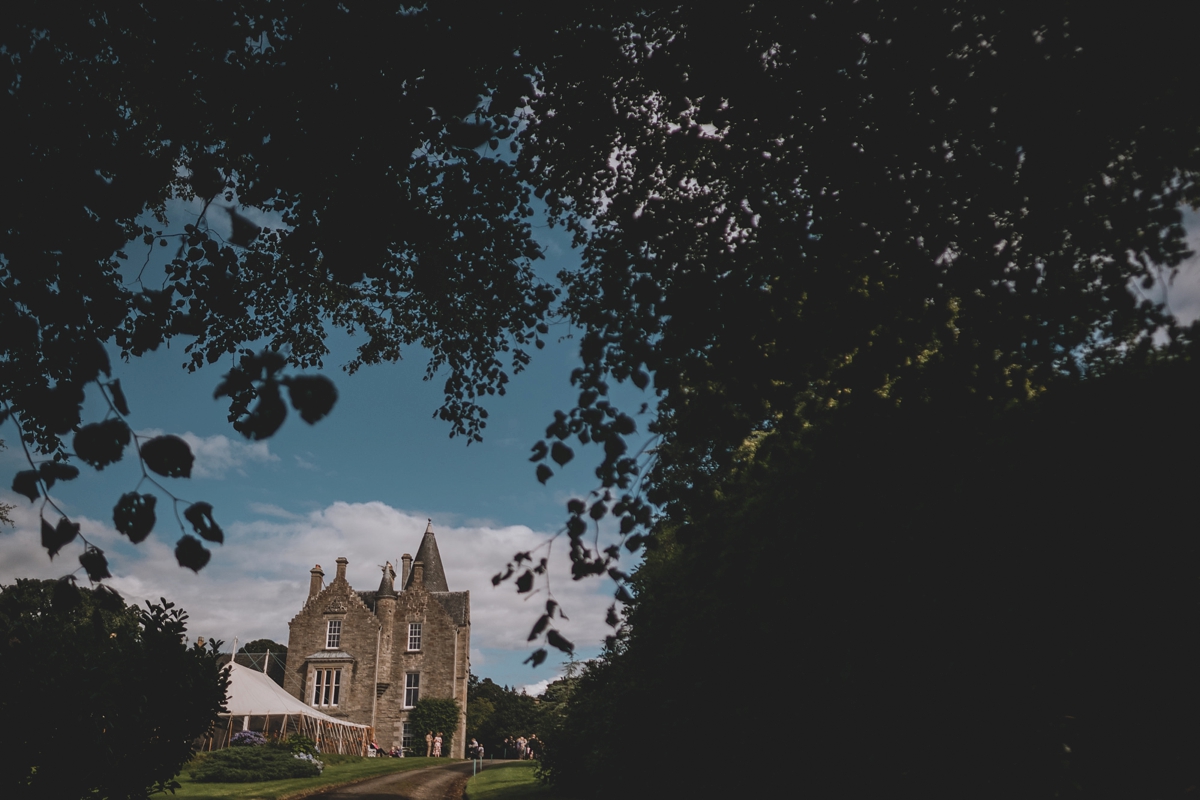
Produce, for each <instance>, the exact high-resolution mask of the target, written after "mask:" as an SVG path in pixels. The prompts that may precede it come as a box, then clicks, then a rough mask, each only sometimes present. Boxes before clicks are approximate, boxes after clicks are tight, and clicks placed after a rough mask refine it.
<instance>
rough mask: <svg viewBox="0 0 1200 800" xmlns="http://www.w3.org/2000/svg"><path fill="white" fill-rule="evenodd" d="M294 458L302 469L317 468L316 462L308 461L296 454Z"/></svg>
mask: <svg viewBox="0 0 1200 800" xmlns="http://www.w3.org/2000/svg"><path fill="white" fill-rule="evenodd" d="M309 455H310V456H311V455H312V453H309ZM292 458H294V459H296V466H297V467H300V469H316V468H317V465H316V464H314V463H313V462H311V461H307V460H305V459H303V458H301V457H300V456H296V455H294V456H292Z"/></svg>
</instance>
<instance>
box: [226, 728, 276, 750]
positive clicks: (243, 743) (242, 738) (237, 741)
mask: <svg viewBox="0 0 1200 800" xmlns="http://www.w3.org/2000/svg"><path fill="white" fill-rule="evenodd" d="M266 743H267V740H266V737H264V736H263V735H262V734H261V733H259V732H257V731H242V732H241V733H235V734H234V735H233V738H232V739H230V740H229V746H230V747H258V746H260V745H264V744H266Z"/></svg>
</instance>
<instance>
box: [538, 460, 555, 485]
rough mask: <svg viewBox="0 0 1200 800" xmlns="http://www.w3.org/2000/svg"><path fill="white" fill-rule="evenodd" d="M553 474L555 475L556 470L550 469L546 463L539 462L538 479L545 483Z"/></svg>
mask: <svg viewBox="0 0 1200 800" xmlns="http://www.w3.org/2000/svg"><path fill="white" fill-rule="evenodd" d="M553 475H554V470H552V469H550V468H549V467H547V466H546V465H545V464H538V467H537V479H538V481H540V482H541V483H545V482H546V481H548V480H550V478H551V476H553Z"/></svg>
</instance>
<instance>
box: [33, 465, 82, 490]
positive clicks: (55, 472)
mask: <svg viewBox="0 0 1200 800" xmlns="http://www.w3.org/2000/svg"><path fill="white" fill-rule="evenodd" d="M38 473H39V474H40V475H41V476H42V482H43V483H45V484H46V488H47V489H49V488H50V487H51V486H53V485H54V481H55V480H60V481H69V480H72V479H74V478H78V477H79V468H78V467H72V466H71V465H70V464H63V463H60V462H58V461H44V462H42V464H41V466H40V467H38Z"/></svg>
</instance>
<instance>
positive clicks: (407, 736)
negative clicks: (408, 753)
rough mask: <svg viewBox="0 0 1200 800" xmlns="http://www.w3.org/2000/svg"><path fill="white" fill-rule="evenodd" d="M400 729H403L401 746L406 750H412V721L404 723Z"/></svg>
mask: <svg viewBox="0 0 1200 800" xmlns="http://www.w3.org/2000/svg"><path fill="white" fill-rule="evenodd" d="M400 730H401V734H400V746H401V747H403V748H404V749H405V750H412V746H413V741H412V723H411V722H406V723H404V726H403V727H402V728H401V729H400Z"/></svg>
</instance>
